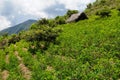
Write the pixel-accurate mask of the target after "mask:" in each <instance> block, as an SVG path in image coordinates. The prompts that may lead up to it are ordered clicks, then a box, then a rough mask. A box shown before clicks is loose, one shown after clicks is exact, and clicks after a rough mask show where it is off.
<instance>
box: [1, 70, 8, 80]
mask: <svg viewBox="0 0 120 80" xmlns="http://www.w3.org/2000/svg"><path fill="white" fill-rule="evenodd" d="M1 75H2V80H7V78H8V77H9V71H7V70H4V71H3V72H2V73H1Z"/></svg>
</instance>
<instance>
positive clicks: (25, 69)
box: [15, 51, 31, 80]
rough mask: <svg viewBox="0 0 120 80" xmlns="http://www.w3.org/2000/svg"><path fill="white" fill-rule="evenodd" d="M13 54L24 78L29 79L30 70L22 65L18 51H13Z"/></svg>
mask: <svg viewBox="0 0 120 80" xmlns="http://www.w3.org/2000/svg"><path fill="white" fill-rule="evenodd" d="M15 55H16V57H17V59H18V60H19V61H20V65H19V67H20V70H21V72H22V74H23V76H24V78H25V79H26V80H30V79H31V71H30V70H29V69H28V68H27V67H26V66H25V65H24V63H23V60H22V58H21V57H20V56H19V53H18V52H17V51H15Z"/></svg>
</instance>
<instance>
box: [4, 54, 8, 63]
mask: <svg viewBox="0 0 120 80" xmlns="http://www.w3.org/2000/svg"><path fill="white" fill-rule="evenodd" d="M5 62H6V64H9V55H8V54H7V55H6V59H5Z"/></svg>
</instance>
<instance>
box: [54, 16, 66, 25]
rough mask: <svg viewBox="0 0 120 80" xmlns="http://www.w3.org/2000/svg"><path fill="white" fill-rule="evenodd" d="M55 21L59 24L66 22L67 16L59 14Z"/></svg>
mask: <svg viewBox="0 0 120 80" xmlns="http://www.w3.org/2000/svg"><path fill="white" fill-rule="evenodd" d="M55 21H56V23H57V24H59V25H61V24H65V17H63V16H57V17H56V18H55Z"/></svg>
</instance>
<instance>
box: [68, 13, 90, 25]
mask: <svg viewBox="0 0 120 80" xmlns="http://www.w3.org/2000/svg"><path fill="white" fill-rule="evenodd" d="M84 19H88V17H87V15H86V14H85V13H84V12H82V13H76V14H72V15H71V16H70V17H69V18H68V19H67V20H66V22H67V23H70V22H77V21H79V20H84Z"/></svg>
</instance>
